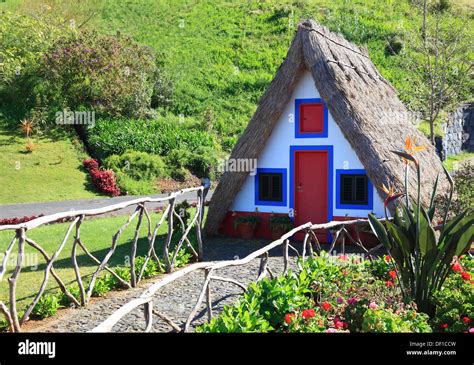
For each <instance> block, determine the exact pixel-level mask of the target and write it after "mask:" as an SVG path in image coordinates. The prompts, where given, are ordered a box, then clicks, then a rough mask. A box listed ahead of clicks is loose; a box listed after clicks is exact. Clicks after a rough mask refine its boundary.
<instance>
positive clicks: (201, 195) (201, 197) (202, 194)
mask: <svg viewBox="0 0 474 365" xmlns="http://www.w3.org/2000/svg"><path fill="white" fill-rule="evenodd" d="M201 183H202V186H203V187H204V189H203V190H199V191H198V203H200V205H199V209H200V212H197V214H199V216H198V221H197V222H196V238H197V244H198V260H199V261H202V260H203V255H204V254H203V247H202V218H203V217H204V208H205V204H206V196H207V193H208V192H209V188H210V187H211V180H209V179H207V178H206V179H202V181H201Z"/></svg>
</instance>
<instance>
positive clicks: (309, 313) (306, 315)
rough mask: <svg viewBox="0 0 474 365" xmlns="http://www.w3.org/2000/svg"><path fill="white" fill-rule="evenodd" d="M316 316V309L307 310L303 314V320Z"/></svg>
mask: <svg viewBox="0 0 474 365" xmlns="http://www.w3.org/2000/svg"><path fill="white" fill-rule="evenodd" d="M315 315H316V314H315V313H314V309H305V310H304V311H303V313H302V316H303V318H305V319H308V318H312V317H314V316H315Z"/></svg>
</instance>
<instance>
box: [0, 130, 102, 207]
mask: <svg viewBox="0 0 474 365" xmlns="http://www.w3.org/2000/svg"><path fill="white" fill-rule="evenodd" d="M33 141H34V143H35V145H36V148H35V150H34V151H33V152H31V153H26V152H25V143H26V139H25V138H24V137H22V136H21V135H20V134H18V133H16V132H15V131H11V130H7V129H5V128H2V127H0V168H1V174H0V204H13V203H24V202H44V201H56V200H73V199H90V198H94V197H98V196H99V193H96V192H94V190H93V188H92V187H91V186H90V183H89V180H88V177H87V174H86V173H85V172H84V171H83V170H82V169H80V166H81V163H82V158H84V157H85V155H84V154H83V153H81V152H79V151H80V150H79V147H78V146H74V144H73V143H74V140H73V139H71V138H70V137H69V136H66V137H64V136H61V138H41V139H39V138H35V137H33Z"/></svg>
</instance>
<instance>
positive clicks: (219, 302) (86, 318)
mask: <svg viewBox="0 0 474 365" xmlns="http://www.w3.org/2000/svg"><path fill="white" fill-rule="evenodd" d="M266 244H268V241H244V240H239V239H227V238H226V239H222V238H221V239H215V240H210V241H208V242H207V245H206V247H205V250H204V252H205V260H206V261H215V260H231V259H236V258H243V257H245V256H246V255H248V254H250V253H252V252H253V251H255V250H257V249H258V248H260V247H262V246H264V245H266ZM281 253H282V248H281V247H277V248H276V249H274V250H272V251H271V252H270V257H269V263H268V265H269V267H270V269H271V270H272V271H273V273H275V274H276V275H278V274H280V273H281V272H282V270H283V258H282V255H281ZM290 255H291V250H290ZM259 265H260V260H254V261H252V262H251V263H249V264H247V265H245V266H239V267H232V268H226V269H222V270H219V271H218V272H217V275H219V276H225V277H231V278H234V279H237V280H239V281H240V282H242V283H244V284H248V283H250V282H252V281H255V279H256V278H257V273H258V268H259ZM295 265H296V259H295V257H291V260H290V267H295ZM203 279H204V272H203V271H197V272H193V273H190V274H188V275H186V276H184V277H182V278H180V279H178V280H177V281H175V282H173V283H171V284H169V285H168V286H165V287H164V288H162V289H161V290H160V291H159V292H158V293H157V294H156V295H155V299H154V305H155V308H156V309H157V310H159V311H162V312H164V313H166V314H167V315H168V316H169V317H171V318H172V319H173V320H174V321H175V323H177V324H178V325H182V324H184V322H185V321H186V318H187V316H188V315H189V313H190V312H191V310H192V308H193V307H194V305H195V304H196V301H197V299H198V296H199V293H200V291H201V289H202V285H203ZM156 280H157V279H156V278H154V279H149V280H148V281H146V282H143V283H142V284H141V285H140V287H139V288H135V289H131V290H124V291H119V292H113V293H109V294H108V295H107V297H106V298H101V299H97V300H95V301H93V302H91V303H90V304H89V305H88V306H87V307H85V308H79V309H67V310H62V311H60V312H59V313H58V315H57V316H55V317H53V318H49V319H46V320H43V321H29V322H27V324H26V326H25V327H24V331H30V332H87V331H90V330H92V329H93V328H94V327H95V326H97V325H98V324H100V323H101V322H102V321H103V320H105V319H106V318H107V317H108V316H109V315H110V314H111V313H113V312H114V311H115V310H117V309H118V308H120V307H121V306H122V305H123V304H125V303H127V302H128V301H130V300H131V299H133V298H136V297H138V296H139V295H140V294H141V293H142V292H143V291H144V290H145V288H147V287H148V286H150V285H151V284H152V283H153V282H155V281H156ZM211 288H212V298H213V311H214V314H218V313H219V312H220V311H222V308H223V306H224V305H225V304H230V303H233V302H235V301H236V300H237V299H238V298H239V297H240V295H241V294H242V290H241V289H240V288H239V287H237V286H235V285H233V284H231V283H225V282H219V281H213V282H212V286H211ZM206 319H207V313H206V307H205V304H203V305H202V306H201V308H200V311H199V312H198V314H197V316H196V320H195V321H194V322H193V329H194V328H195V326H196V325H198V324H200V323H203V322H204V321H205V320H206ZM144 327H145V322H144V316H143V310H142V307H140V308H138V309H136V310H134V311H133V312H131V313H129V314H128V315H127V316H125V317H124V318H123V319H122V320H121V321H120V322H119V323H118V324H117V325H116V326H115V327H114V331H116V332H140V331H143V329H144ZM171 330H172V329H171V327H170V326H169V325H167V324H166V323H165V322H163V321H161V320H160V319H159V318H158V317H157V316H154V326H153V331H154V332H170V331H171Z"/></svg>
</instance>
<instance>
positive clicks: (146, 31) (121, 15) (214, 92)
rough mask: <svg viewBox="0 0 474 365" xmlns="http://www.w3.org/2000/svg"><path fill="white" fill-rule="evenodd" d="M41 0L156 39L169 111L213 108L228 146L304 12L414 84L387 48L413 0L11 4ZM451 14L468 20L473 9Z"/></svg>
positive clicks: (396, 80) (192, 113)
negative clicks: (170, 86)
mask: <svg viewBox="0 0 474 365" xmlns="http://www.w3.org/2000/svg"><path fill="white" fill-rule="evenodd" d="M42 3H46V4H48V5H49V6H50V10H49V11H52V12H56V13H57V14H61V15H62V16H64V17H65V18H66V19H68V18H70V19H75V20H76V24H81V23H83V22H84V21H86V20H88V22H87V23H86V24H85V26H86V27H89V28H94V29H99V30H101V31H102V32H104V33H112V34H114V33H116V32H117V31H120V32H121V33H123V34H127V35H131V36H133V37H134V38H135V39H136V40H138V41H139V42H141V43H143V44H146V45H149V46H151V47H152V48H154V50H155V51H156V52H157V53H158V54H161V55H162V59H163V62H164V69H165V71H166V72H167V73H168V75H169V76H170V78H171V79H172V80H173V83H174V90H175V93H174V98H173V104H172V106H171V111H172V113H173V114H175V115H176V116H177V115H183V116H184V117H198V118H201V117H202V114H203V112H204V111H205V110H206V109H213V110H214V111H215V114H216V118H217V121H216V123H215V131H216V132H217V134H218V135H219V136H220V137H221V138H222V139H223V142H224V143H223V144H224V146H228V147H231V146H232V144H233V143H232V142H233V141H235V138H236V136H238V135H239V134H240V133H241V132H242V130H243V128H244V127H245V126H246V124H247V122H248V120H249V119H250V117H251V115H252V113H253V111H254V110H255V107H256V104H257V102H258V99H259V98H260V96H261V95H262V94H263V92H264V90H265V88H266V87H267V86H268V84H269V82H270V81H271V79H272V77H273V75H274V74H275V71H276V70H277V68H278V66H279V65H280V64H281V62H282V60H283V58H284V57H285V55H286V52H287V50H288V46H289V43H290V41H291V39H292V38H293V36H294V32H295V30H296V26H297V24H298V22H299V21H300V20H301V19H303V18H308V17H311V18H315V19H316V20H317V21H319V22H321V23H322V24H324V25H326V26H328V27H329V28H330V29H331V30H334V31H338V32H341V33H343V34H344V36H345V37H346V38H347V39H349V40H350V41H353V42H355V43H357V44H366V45H367V47H368V49H369V52H370V56H371V58H372V60H373V61H374V63H375V65H376V66H377V67H378V69H379V70H380V72H381V73H382V74H383V75H384V76H385V77H386V78H387V79H389V80H390V81H391V82H392V83H393V84H394V86H395V87H396V88H397V89H398V90H399V92H400V95H401V97H402V99H404V100H405V101H408V100H406V99H407V95H406V91H407V90H408V89H409V88H410V87H411V84H410V82H409V81H408V80H407V70H406V67H404V62H403V57H404V56H403V54H399V55H390V54H387V52H386V46H387V44H388V40H389V39H391V38H393V37H395V36H397V37H399V38H401V40H402V43H403V44H405V45H406V43H407V42H409V39H407V31H412V30H418V29H419V28H420V27H421V16H420V11H419V8H418V7H417V6H415V5H414V4H415V3H416V2H414V1H412V0H400V1H394V0H353V1H345V0H312V1H276V0H270V1H265V2H261V1H243V0H238V1H237V0H236V1H222V0H221V1H213V0H199V1H189V0H174V1H166V0H159V1H156V0H138V1H125V2H124V1H118V0H110V1H91V0H86V1H81V2H80V3H78V2H72V1H63V2H57V1H51V0H50V1H35V0H29V1H25V2H23V3H18V2H15V3H13V5H11V9H13V10H16V11H22V12H24V13H27V12H31V11H32V9H38V8H39V6H40V4H42ZM453 3H454V4H455V5H454V9H455V11H454V14H459V13H460V12H461V9H464V10H463V13H464V14H467V13H468V11H470V10H472V8H469V7H467V6H466V4H465V2H464V1H454V2H453ZM466 9H468V10H466ZM91 14H94V16H93V17H92V18H91V19H89V18H90V15H91ZM455 17H456V18H457V20H458V22H460V23H461V22H466V21H468V22H470V23H472V17H471V18H470V19H469V18H464V19H461V17H459V16H458V15H455ZM472 29H474V27H472Z"/></svg>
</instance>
